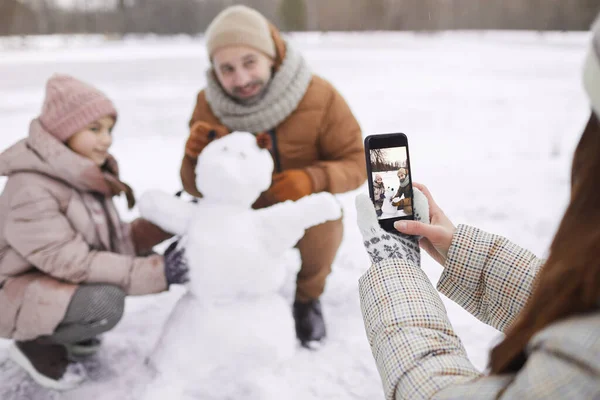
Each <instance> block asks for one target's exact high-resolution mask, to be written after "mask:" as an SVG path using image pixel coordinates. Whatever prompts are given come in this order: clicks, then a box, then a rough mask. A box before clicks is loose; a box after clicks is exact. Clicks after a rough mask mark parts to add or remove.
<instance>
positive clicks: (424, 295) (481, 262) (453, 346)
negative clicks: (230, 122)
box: [356, 19, 600, 399]
mask: <svg viewBox="0 0 600 400" xmlns="http://www.w3.org/2000/svg"><path fill="white" fill-rule="evenodd" d="M597 21H598V22H597V23H596V24H595V25H594V28H592V31H593V33H594V34H593V39H592V46H591V49H590V51H589V54H588V57H587V60H586V65H585V72H584V86H585V89H586V92H587V94H588V97H589V99H590V102H591V105H592V112H591V115H590V117H589V121H588V123H587V126H586V128H585V131H584V132H583V135H582V137H581V139H580V142H579V145H578V146H577V149H576V151H575V155H574V159H573V166H572V181H571V201H570V204H569V206H568V208H567V210H566V213H565V215H564V217H563V219H562V221H561V223H560V226H559V228H558V231H557V233H556V235H555V237H554V240H553V243H552V245H551V248H550V255H549V258H548V259H547V260H541V259H539V258H537V257H536V256H535V255H533V254H532V253H531V252H529V251H527V250H525V249H522V248H520V247H519V246H517V245H515V244H513V243H511V242H509V241H508V240H507V239H505V238H503V237H500V236H497V235H493V234H489V233H486V232H483V231H481V230H479V229H477V228H474V227H469V226H465V225H459V226H458V227H455V226H454V224H453V223H452V222H451V221H450V219H448V217H446V215H445V214H444V212H443V211H442V210H441V209H440V208H439V207H438V206H437V204H436V203H435V201H434V200H433V197H432V196H431V193H429V191H428V190H427V188H426V187H424V186H422V185H418V184H414V186H415V187H416V188H418V189H420V190H421V191H422V192H423V193H424V194H425V196H426V197H427V198H428V201H429V215H430V224H424V223H422V222H418V221H399V222H397V223H396V224H395V227H396V228H397V230H398V231H399V232H401V233H402V234H398V235H389V234H387V232H385V231H383V230H381V229H380V228H379V226H378V224H377V220H376V216H375V211H374V210H373V204H372V203H371V201H370V199H369V197H368V196H365V195H361V196H359V197H357V200H356V206H357V211H358V213H357V216H358V224H359V228H360V230H361V232H362V234H363V238H364V243H365V246H369V245H371V246H380V247H381V249H385V248H392V247H394V246H396V248H400V249H402V251H400V252H398V251H395V252H393V255H391V254H389V256H388V257H387V258H384V259H383V261H379V262H377V263H374V264H373V265H372V266H371V268H369V270H368V271H367V272H366V273H365V274H364V275H363V276H362V277H361V279H360V282H359V283H360V296H361V307H362V311H363V317H364V322H365V328H366V332H367V336H368V339H369V343H370V345H371V347H372V350H373V356H374V358H375V361H376V363H377V367H378V369H379V372H380V375H381V378H382V382H383V387H384V391H385V395H386V398H387V399H421V398H435V399H600V190H599V189H598V188H599V187H600V20H598V19H597ZM418 212H419V210H418V209H416V210H415V214H417V213H418ZM407 235H418V236H421V237H422V238H421V239H420V241H419V244H420V245H421V247H423V248H424V249H425V250H426V251H427V252H428V253H429V254H430V255H431V256H432V257H433V258H434V259H435V260H436V261H438V262H439V263H440V264H441V265H442V266H444V272H443V274H442V277H441V279H440V281H439V282H438V285H437V288H438V290H439V291H440V292H442V293H443V294H445V295H446V296H447V297H449V298H450V299H452V300H453V301H455V302H456V303H458V304H459V305H461V306H462V307H463V308H464V309H465V310H467V311H468V312H470V313H471V314H473V315H474V316H475V317H477V318H478V319H479V320H481V321H482V322H484V323H486V324H488V325H491V326H493V327H495V328H496V329H498V330H500V331H502V332H503V333H504V334H505V338H504V340H503V341H502V342H501V343H499V344H498V345H497V346H496V347H495V348H494V349H493V350H492V351H491V354H490V365H489V367H490V368H489V372H488V373H487V374H482V373H480V372H479V371H478V370H477V369H476V368H475V367H474V366H473V365H472V364H471V362H470V361H469V359H468V358H467V355H466V352H465V349H464V347H463V345H462V342H461V340H460V339H459V338H458V336H457V335H456V334H455V332H454V330H453V329H452V326H451V324H450V321H449V320H448V316H447V313H446V310H445V308H444V305H443V303H442V301H441V299H440V297H439V295H438V293H437V291H436V290H435V288H434V287H433V285H432V284H431V283H430V281H429V279H428V278H427V276H426V275H425V273H424V272H423V271H422V270H421V268H420V266H419V263H418V262H414V260H418V259H419V248H418V246H415V244H416V243H417V236H407ZM386 246H387V247H386ZM380 254H383V252H380ZM409 260H413V261H409Z"/></svg>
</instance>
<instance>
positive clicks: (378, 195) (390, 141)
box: [365, 133, 414, 232]
mask: <svg viewBox="0 0 600 400" xmlns="http://www.w3.org/2000/svg"><path fill="white" fill-rule="evenodd" d="M365 156H366V158H367V179H368V182H369V195H370V196H371V200H372V201H373V205H374V206H375V211H376V213H377V218H378V220H379V225H380V226H381V227H382V228H383V229H384V230H386V231H388V232H395V231H396V230H395V229H394V222H396V221H399V220H406V219H410V220H412V219H414V214H413V202H412V199H413V187H412V174H411V168H410V156H409V153H408V139H407V137H406V135H405V134H403V133H385V134H377V135H369V136H367V137H366V138H365Z"/></svg>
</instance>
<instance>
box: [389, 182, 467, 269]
mask: <svg viewBox="0 0 600 400" xmlns="http://www.w3.org/2000/svg"><path fill="white" fill-rule="evenodd" d="M413 186H414V187H415V188H417V189H419V190H420V191H421V192H423V194H424V195H425V197H426V198H427V200H428V202H429V216H430V221H431V224H429V225H428V224H424V223H422V222H418V221H398V222H396V223H395V224H394V227H395V228H396V229H397V230H398V232H402V233H404V234H407V235H418V236H422V237H423V238H422V239H421V240H420V241H419V244H420V245H421V247H422V248H423V249H425V251H426V252H427V253H428V254H429V255H430V256H431V257H432V258H433V259H434V260H435V261H437V262H438V263H439V264H441V265H442V266H444V265H445V264H446V259H447V258H448V250H449V249H450V245H451V244H452V237H453V236H454V232H456V227H455V226H454V224H453V223H452V221H450V219H449V218H448V217H447V216H446V214H444V212H443V211H442V209H441V208H440V207H439V206H438V205H437V204H436V202H435V200H433V197H432V196H431V193H430V192H429V189H427V187H426V186H425V185H422V184H420V183H414V184H413Z"/></svg>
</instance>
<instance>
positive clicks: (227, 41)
mask: <svg viewBox="0 0 600 400" xmlns="http://www.w3.org/2000/svg"><path fill="white" fill-rule="evenodd" d="M205 39H206V47H207V50H208V54H209V56H210V57H211V58H212V56H213V54H214V53H215V51H217V50H218V49H220V48H222V47H226V46H233V45H245V46H249V47H252V48H254V49H257V50H259V51H261V52H263V53H265V54H266V55H268V56H269V57H271V58H275V56H276V51H275V42H274V41H273V37H272V36H271V31H270V29H269V22H268V21H267V19H266V18H265V17H264V16H263V15H262V14H261V13H259V12H258V11H256V10H254V9H252V8H249V7H246V6H241V5H238V6H231V7H228V8H226V9H225V10H223V11H221V13H219V15H217V16H216V17H215V19H214V20H213V21H212V22H211V23H210V25H209V26H208V28H207V29H206V32H205Z"/></svg>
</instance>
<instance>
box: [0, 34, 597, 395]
mask: <svg viewBox="0 0 600 400" xmlns="http://www.w3.org/2000/svg"><path fill="white" fill-rule="evenodd" d="M588 37H589V36H588V35H587V34H579V33H567V34H559V33H552V34H545V35H541V34H538V33H515V32H508V33H479V32H475V33H452V34H450V33H446V34H436V35H414V34H408V33H406V34H383V33H381V34H358V33H356V34H353V33H350V34H326V35H318V34H306V35H295V36H294V37H293V38H292V40H293V42H294V43H295V44H296V45H297V46H298V47H299V48H300V49H301V50H302V51H303V53H304V54H305V56H306V58H307V59H308V61H309V62H310V65H311V66H312V67H313V69H314V70H315V71H316V72H318V73H319V74H321V75H322V76H324V77H326V78H327V79H329V80H331V81H332V82H333V83H334V84H335V85H336V86H337V87H338V88H339V90H340V91H341V92H342V94H343V95H344V96H345V97H346V99H347V101H348V102H349V104H350V106H351V107H352V109H353V111H354V112H355V114H356V115H357V117H358V119H359V121H360V123H361V124H362V127H363V130H364V133H365V135H367V134H371V133H383V132H397V131H402V132H404V133H406V134H407V136H408V138H409V141H410V149H411V167H412V177H413V179H414V180H415V181H417V182H422V183H425V184H427V185H428V186H429V188H430V190H431V191H432V193H433V194H434V196H435V198H436V200H437V202H438V203H439V204H440V205H441V206H442V208H443V209H444V210H445V211H446V213H447V214H448V215H449V216H450V217H451V218H452V220H453V221H454V222H455V223H468V224H473V225H476V226H478V227H481V228H483V229H487V230H490V231H493V232H496V233H499V234H502V235H505V236H507V237H508V238H510V239H512V240H514V241H515V242H517V243H519V244H521V245H522V246H524V247H527V248H529V249H531V250H532V251H534V252H535V253H537V254H538V255H541V256H543V255H544V254H545V251H546V249H547V247H548V245H549V243H550V241H551V239H552V234H553V232H554V230H555V228H556V226H557V223H558V221H559V219H560V218H561V214H562V212H563V211H564V207H565V205H566V201H567V200H568V190H569V187H568V185H569V172H570V160H571V155H572V151H573V149H574V146H575V144H576V141H577V139H578V136H579V134H580V132H581V131H582V128H583V125H584V122H585V121H586V118H587V111H586V110H587V102H586V99H585V96H584V93H583V90H582V88H581V84H580V70H581V66H582V61H583V57H584V53H585V50H586V48H587V40H588ZM23 43H25V44H27V45H28V46H29V47H28V48H26V49H22V48H20V46H21V45H22V44H23ZM65 43H66V44H67V47H64V45H65ZM206 67H207V60H206V53H205V50H204V48H203V43H202V40H201V39H185V38H174V39H156V38H151V39H143V40H141V39H129V40H126V41H125V42H116V41H113V42H103V41H102V40H100V39H99V38H98V37H95V38H93V39H92V40H90V41H86V40H85V39H82V38H77V39H76V40H73V41H65V40H63V39H61V38H47V39H43V40H40V39H35V40H21V39H16V40H15V39H11V40H0V130H1V131H2V135H0V148H2V149H3V148H6V147H7V146H9V145H10V144H12V143H13V142H14V141H16V140H17V139H19V138H21V137H23V136H24V135H25V134H26V132H27V127H28V122H29V120H30V119H31V118H32V117H34V116H35V115H36V114H37V113H38V112H39V109H40V105H41V101H42V95H43V85H44V82H45V80H46V79H47V78H48V77H49V76H50V75H51V74H52V73H53V72H65V73H70V74H74V75H76V76H78V77H80V78H82V79H85V80H89V81H90V82H92V83H93V84H95V85H97V86H99V87H100V88H102V89H103V90H104V91H105V92H107V93H108V94H109V95H110V96H111V97H112V98H113V99H114V101H115V103H116V104H117V106H118V108H119V111H120V113H121V114H120V116H119V122H118V124H117V129H116V131H115V143H114V149H113V153H114V154H115V155H116V157H117V158H118V159H119V160H120V162H121V166H122V175H123V178H124V180H126V181H127V182H129V183H131V185H132V186H133V188H134V189H135V190H136V192H137V193H138V194H140V193H142V192H143V191H144V190H147V189H151V188H160V189H163V190H167V191H172V192H175V191H176V190H178V189H179V188H180V183H179V174H178V171H179V161H180V158H181V155H182V152H183V146H184V141H185V138H186V133H187V121H188V119H189V117H190V114H191V111H192V107H193V104H194V100H195V95H196V92H197V91H198V90H199V89H200V88H202V86H203V85H204V84H205V78H204V70H205V68H206ZM360 190H366V185H365V186H364V187H362V188H361V189H360ZM355 194H356V192H354V193H349V194H346V195H342V196H340V199H341V200H342V202H343V204H344V205H345V220H346V231H345V240H344V242H343V244H342V247H341V249H340V252H339V254H338V257H337V259H336V261H335V265H334V266H333V273H332V275H331V277H330V279H329V281H328V286H327V290H326V293H325V295H324V296H323V303H324V313H325V316H326V318H327V323H328V328H329V341H328V342H327V344H326V345H325V346H324V347H323V348H322V349H321V350H320V351H317V352H309V351H303V350H299V351H298V353H297V355H296V356H295V360H294V363H293V365H291V366H290V370H289V372H286V379H289V384H290V385H291V387H292V388H294V389H295V390H296V391H297V392H298V393H299V394H300V398H303V399H377V398H382V390H381V385H380V381H379V376H378V374H377V370H376V368H375V364H374V362H373V359H372V356H371V353H370V349H369V346H368V343H367V341H366V338H365V332H364V328H363V324H362V317H361V313H360V308H359V299H358V292H357V280H358V278H359V276H360V275H361V274H362V273H363V272H364V271H365V270H366V269H367V268H368V266H369V265H368V258H367V256H366V254H365V252H364V251H363V248H362V244H361V239H360V234H359V232H358V230H357V229H356V226H355V222H354V221H355V212H354V207H353V199H354V196H355ZM118 206H119V208H120V210H121V211H122V215H123V216H124V218H126V219H132V218H134V217H135V216H136V215H137V210H134V211H132V212H129V211H127V210H126V204H125V200H124V199H119V200H118ZM290 262H295V263H297V262H298V257H297V254H295V253H294V254H292V257H290ZM423 269H424V270H425V271H426V272H427V274H428V275H429V277H430V278H431V280H432V281H434V282H436V281H437V279H438V278H439V275H440V273H441V267H440V266H438V265H437V264H435V263H434V262H433V261H432V260H431V259H430V258H429V257H427V256H426V257H424V258H423ZM292 292H293V282H291V281H290V282H289V284H288V286H287V293H288V298H289V300H290V301H291V296H292ZM180 295H181V290H177V289H176V290H172V291H171V292H169V293H163V294H160V295H156V296H146V297H138V298H129V299H128V300H127V308H126V316H125V318H124V320H123V321H122V322H121V323H120V324H119V325H118V327H117V328H116V329H115V330H114V331H113V332H111V333H109V334H107V335H106V336H105V340H106V341H105V346H104V349H103V351H102V352H101V353H100V354H99V355H98V356H97V357H96V358H94V359H92V360H90V361H89V362H88V367H89V370H90V375H91V381H90V382H89V383H88V384H87V385H85V386H83V387H82V388H80V389H77V390H75V391H72V392H68V393H63V394H61V393H54V392H50V391H45V390H41V389H39V388H37V387H36V386H35V385H34V384H32V383H31V381H29V380H28V379H26V378H25V375H24V374H23V373H22V372H21V371H19V370H18V369H17V368H15V366H14V365H13V364H12V363H11V362H10V361H8V360H6V353H5V348H6V344H7V342H6V341H3V342H1V343H0V398H1V399H3V400H16V399H19V400H21V399H35V400H47V399H53V400H56V399H61V400H67V399H68V400H71V399H87V398H94V399H95V400H109V399H110V400H112V399H122V400H126V399H136V395H137V393H139V390H140V389H141V388H142V387H143V386H144V384H145V382H147V379H148V375H147V373H146V370H145V368H144V361H145V358H146V356H147V355H148V354H149V352H150V351H151V349H152V346H153V344H154V341H155V340H156V338H157V337H158V335H159V333H160V329H161V324H162V323H163V322H164V321H165V319H166V317H167V315H168V313H169V311H170V310H171V308H172V306H173V304H174V303H175V302H176V301H177V299H178V298H179V296H180ZM444 301H445V303H446V306H447V309H448V312H449V314H450V318H451V320H452V323H453V325H454V328H455V329H456V331H457V332H458V334H459V335H460V337H461V338H462V339H463V342H464V344H465V346H466V348H467V351H468V354H469V357H470V358H471V360H472V361H473V363H474V364H475V365H476V366H477V367H479V368H481V369H484V368H485V366H486V363H487V358H488V351H489V349H490V347H491V346H492V345H493V344H494V343H495V342H496V341H497V340H498V339H499V337H500V336H499V334H498V332H496V331H495V330H494V329H491V328H489V327H487V326H484V325H483V324H481V323H479V322H478V321H477V320H475V319H474V318H473V317H471V316H470V315H468V314H467V313H466V312H464V311H462V310H461V309H460V308H459V307H458V306H456V305H455V304H453V303H452V302H450V301H447V299H444ZM239 329H243V327H239ZM189 346H190V348H192V347H193V346H194V344H193V343H190V344H189ZM198 363H202V355H199V357H198ZM232 378H234V377H232Z"/></svg>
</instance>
